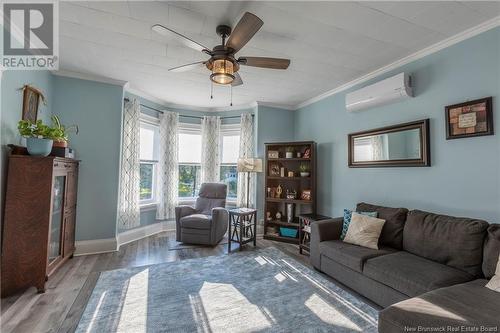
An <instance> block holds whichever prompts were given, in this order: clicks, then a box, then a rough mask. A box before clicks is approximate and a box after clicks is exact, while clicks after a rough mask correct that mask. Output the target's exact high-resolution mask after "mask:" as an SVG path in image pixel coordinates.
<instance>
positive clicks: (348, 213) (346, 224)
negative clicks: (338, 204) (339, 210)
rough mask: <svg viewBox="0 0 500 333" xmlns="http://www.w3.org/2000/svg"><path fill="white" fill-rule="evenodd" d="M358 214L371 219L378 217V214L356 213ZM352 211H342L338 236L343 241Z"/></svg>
mask: <svg viewBox="0 0 500 333" xmlns="http://www.w3.org/2000/svg"><path fill="white" fill-rule="evenodd" d="M357 213H359V214H363V215H368V216H371V217H378V212H357ZM351 216H352V210H350V209H344V223H342V233H341V234H340V239H341V240H344V238H345V235H346V234H347V229H349V224H350V223H351Z"/></svg>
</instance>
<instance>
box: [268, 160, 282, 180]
mask: <svg viewBox="0 0 500 333" xmlns="http://www.w3.org/2000/svg"><path fill="white" fill-rule="evenodd" d="M269 175H270V176H272V177H279V175H280V166H279V165H278V164H276V163H273V164H271V165H270V166H269Z"/></svg>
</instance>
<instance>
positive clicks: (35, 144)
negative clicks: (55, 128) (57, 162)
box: [26, 138, 53, 156]
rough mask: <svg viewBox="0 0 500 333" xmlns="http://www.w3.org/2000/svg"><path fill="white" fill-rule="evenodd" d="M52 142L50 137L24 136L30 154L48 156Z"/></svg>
mask: <svg viewBox="0 0 500 333" xmlns="http://www.w3.org/2000/svg"><path fill="white" fill-rule="evenodd" d="M52 143H53V141H52V140H51V139H39V138H26V148H27V149H28V153H29V154H30V155H32V156H49V154H50V152H51V151H52Z"/></svg>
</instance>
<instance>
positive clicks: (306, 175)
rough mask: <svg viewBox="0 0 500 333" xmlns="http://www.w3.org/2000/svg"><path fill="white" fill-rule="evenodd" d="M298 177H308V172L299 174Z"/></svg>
mask: <svg viewBox="0 0 500 333" xmlns="http://www.w3.org/2000/svg"><path fill="white" fill-rule="evenodd" d="M300 177H309V172H301V173H300Z"/></svg>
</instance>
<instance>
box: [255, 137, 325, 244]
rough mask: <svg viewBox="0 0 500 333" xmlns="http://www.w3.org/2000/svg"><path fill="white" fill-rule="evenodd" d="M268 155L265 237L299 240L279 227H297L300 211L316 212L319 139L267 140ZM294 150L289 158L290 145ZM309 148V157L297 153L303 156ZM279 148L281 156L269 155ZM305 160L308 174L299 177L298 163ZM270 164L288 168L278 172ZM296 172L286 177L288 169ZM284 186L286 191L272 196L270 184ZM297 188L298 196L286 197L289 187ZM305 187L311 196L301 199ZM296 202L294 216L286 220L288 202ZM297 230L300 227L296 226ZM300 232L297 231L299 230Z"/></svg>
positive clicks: (273, 186)
mask: <svg viewBox="0 0 500 333" xmlns="http://www.w3.org/2000/svg"><path fill="white" fill-rule="evenodd" d="M265 146H266V149H265V151H266V155H265V157H266V159H265V170H264V171H265V185H264V186H265V187H264V193H265V199H264V219H265V221H264V238H265V239H270V240H274V241H280V242H287V243H292V244H299V239H298V235H297V237H286V236H283V235H282V234H281V229H280V228H289V229H296V230H297V229H298V228H299V223H297V221H298V220H297V218H298V216H299V215H300V214H306V213H316V143H315V142H313V141H300V142H272V143H266V144H265ZM290 148H291V149H292V150H293V157H292V158H286V157H285V154H286V151H287V149H290ZM306 150H308V151H309V157H307V158H304V157H297V153H300V154H301V155H302V156H304V153H305V151H306ZM270 151H274V152H278V156H279V157H278V158H268V156H269V152H270ZM303 164H305V165H306V166H308V167H309V170H308V171H309V173H310V175H309V177H300V170H299V167H300V166H301V165H303ZM271 166H273V167H274V169H276V166H279V168H280V169H281V168H285V173H284V174H285V177H281V175H276V172H274V173H271ZM289 171H291V172H293V173H294V175H293V177H287V176H288V172H289ZM278 186H281V188H282V189H283V192H282V193H281V197H270V196H269V194H268V188H270V189H271V188H273V189H275V188H277V187H278ZM287 189H288V190H290V191H293V190H295V191H296V192H297V197H296V199H286V191H287ZM304 190H308V191H310V198H311V199H310V200H303V199H301V194H302V192H303V191H304ZM289 204H293V205H294V220H293V222H290V223H289V222H287V216H286V214H287V205H289ZM268 212H269V213H270V215H271V219H270V220H268V218H267V213H268ZM277 212H280V213H281V216H282V217H281V219H279V220H277V219H276V213H277ZM297 231H298V230H297ZM297 234H298V233H297Z"/></svg>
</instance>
